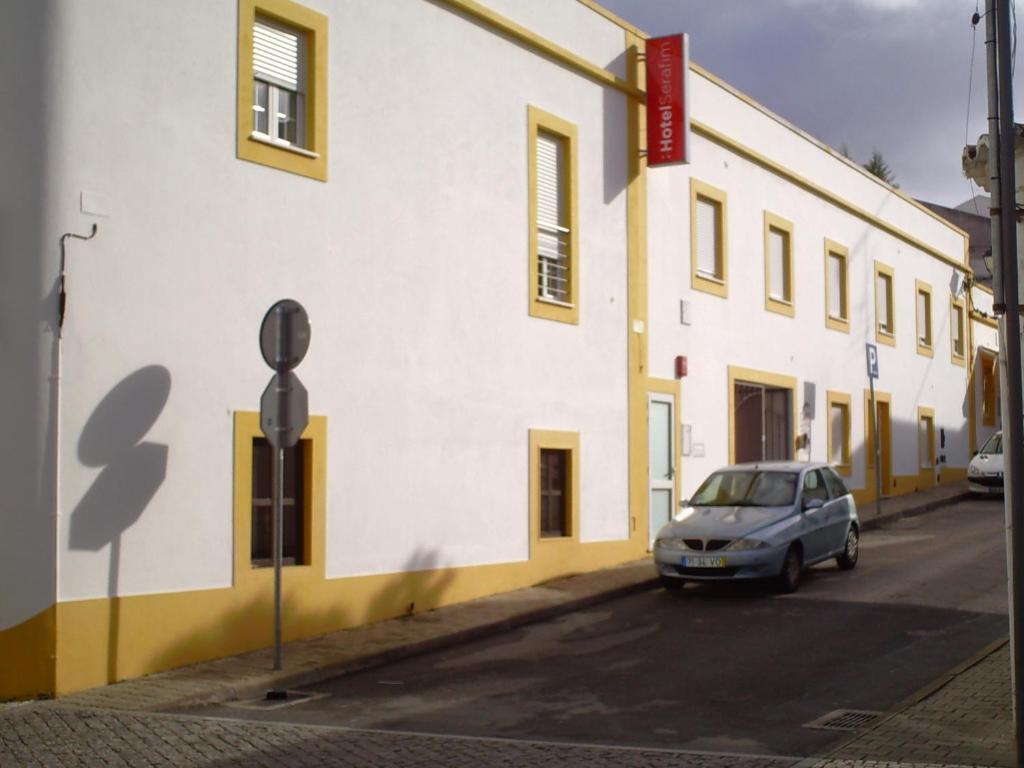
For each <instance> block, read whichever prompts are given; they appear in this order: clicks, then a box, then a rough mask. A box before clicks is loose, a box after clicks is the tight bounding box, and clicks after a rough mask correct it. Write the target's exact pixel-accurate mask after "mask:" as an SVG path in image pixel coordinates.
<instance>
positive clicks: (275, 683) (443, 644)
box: [144, 577, 659, 710]
mask: <svg viewBox="0 0 1024 768" xmlns="http://www.w3.org/2000/svg"><path fill="white" fill-rule="evenodd" d="M658 583H659V582H658V580H657V578H655V577H652V578H649V579H643V580H641V581H638V582H635V583H633V584H626V585H623V586H619V587H614V588H612V589H609V590H606V591H604V592H598V593H594V594H590V595H585V596H583V597H578V598H574V599H571V600H567V601H565V602H564V603H559V604H558V605H549V606H545V607H543V608H535V609H533V610H528V611H525V612H523V613H519V614H516V615H513V616H508V617H506V618H504V619H499V620H498V621H492V622H489V623H487V624H481V625H479V626H475V627H469V628H467V629H463V630H459V631H457V632H452V633H449V634H444V635H439V636H437V637H432V638H430V639H428V640H418V641H412V642H409V643H404V644H401V645H396V646H394V647H392V648H387V649H385V650H382V651H377V652H375V653H370V654H367V655H365V656H359V657H357V658H352V659H346V660H344V661H339V662H332V663H328V664H324V665H322V666H318V667H316V668H314V669H308V670H304V671H302V672H293V673H286V672H278V673H276V674H275V673H266V674H263V675H259V676H256V677H253V678H251V679H250V680H247V681H246V682H244V683H239V684H237V685H225V686H223V687H220V688H217V689H216V690H213V691H207V692H205V693H201V694H188V695H185V696H181V697H179V698H176V699H171V700H166V701H162V702H161V703H160V704H159V705H157V706H156V707H144V709H147V710H150V709H157V710H168V709H178V708H185V707H193V706H200V705H207V704H219V703H223V702H227V701H237V700H242V699H251V698H256V697H259V696H262V695H263V694H265V693H266V692H267V690H269V689H271V688H284V689H286V690H294V689H296V688H302V687H305V686H309V685H315V684H317V683H320V682H323V681H324V680H330V679H332V678H335V677H341V676H343V675H349V674H353V673H355V672H362V671H364V670H367V669H372V668H374V667H379V666H382V665H384V664H389V663H392V662H395V661H402V660H404V659H408V658H412V657H414V656H421V655H423V654H427V653H431V652H433V651H438V650H441V649H445V648H450V647H453V646H457V645H462V644H464V643H469V642H472V641H474V640H481V639H484V638H487V637H492V636H494V635H498V634H501V633H504V632H507V631H509V630H512V629H518V628H520V627H522V626H525V625H527V624H534V623H537V622H540V621H546V620H548V619H551V618H555V617H557V616H562V615H564V614H566V613H572V612H573V611H578V610H581V609H584V608H589V607H591V606H594V605H598V604H600V603H604V602H607V601H609V600H614V599H616V598H619V597H624V596H626V595H631V594H634V593H637V592H646V591H648V590H651V589H654V588H655V587H657V586H658ZM285 651H286V653H287V647H286V648H285Z"/></svg>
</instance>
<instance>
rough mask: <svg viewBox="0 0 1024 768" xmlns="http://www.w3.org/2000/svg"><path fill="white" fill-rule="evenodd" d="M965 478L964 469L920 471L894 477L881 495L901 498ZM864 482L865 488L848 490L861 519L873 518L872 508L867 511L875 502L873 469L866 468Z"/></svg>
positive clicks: (941, 468) (965, 469)
mask: <svg viewBox="0 0 1024 768" xmlns="http://www.w3.org/2000/svg"><path fill="white" fill-rule="evenodd" d="M966 478H967V468H966V467H936V468H934V469H924V470H921V472H920V474H917V475H894V476H893V478H892V486H891V488H890V489H889V491H888V493H885V491H884V490H883V495H884V496H886V497H891V496H903V495H904V494H907V493H916V492H918V491H926V490H928V489H929V488H935V487H936V486H937V485H946V484H948V483H955V482H957V481H958V480H965V479H966ZM866 480H867V484H866V487H864V488H852V489H851V490H850V492H851V493H852V494H853V500H854V501H855V502H856V503H857V507H858V509H859V510H860V517H861V519H871V518H872V517H875V514H874V508H873V507H871V508H870V509H869V505H871V504H873V503H874V501H875V473H874V468H872V467H868V471H867V476H866Z"/></svg>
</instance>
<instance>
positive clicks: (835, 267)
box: [828, 253, 846, 320]
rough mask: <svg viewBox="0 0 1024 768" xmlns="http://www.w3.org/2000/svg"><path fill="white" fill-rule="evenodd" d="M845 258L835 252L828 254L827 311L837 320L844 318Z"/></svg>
mask: <svg viewBox="0 0 1024 768" xmlns="http://www.w3.org/2000/svg"><path fill="white" fill-rule="evenodd" d="M845 265H846V259H844V258H843V257H842V256H840V255H839V254H837V253H830V254H829V255H828V313H829V315H830V316H831V317H834V318H836V319H837V320H845V319H846V274H845V273H846V270H845V269H844V267H845Z"/></svg>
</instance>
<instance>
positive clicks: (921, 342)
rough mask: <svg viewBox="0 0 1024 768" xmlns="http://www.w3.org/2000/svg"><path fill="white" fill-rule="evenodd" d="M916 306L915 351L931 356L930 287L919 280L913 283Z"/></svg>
mask: <svg viewBox="0 0 1024 768" xmlns="http://www.w3.org/2000/svg"><path fill="white" fill-rule="evenodd" d="M914 294H915V301H916V304H917V351H918V353H920V354H922V355H927V356H928V357H931V356H932V287H931V286H930V285H928V284H927V283H923V282H921V281H920V280H917V281H915V291H914Z"/></svg>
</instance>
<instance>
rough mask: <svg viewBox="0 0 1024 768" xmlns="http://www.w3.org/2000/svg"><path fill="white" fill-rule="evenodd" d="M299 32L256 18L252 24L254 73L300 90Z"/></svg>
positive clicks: (276, 83) (291, 88)
mask: <svg viewBox="0 0 1024 768" xmlns="http://www.w3.org/2000/svg"><path fill="white" fill-rule="evenodd" d="M299 43H300V40H299V34H298V32H296V31H294V30H290V29H286V28H283V27H280V26H277V25H273V26H272V25H270V24H269V23H267V22H266V21H263V20H260V19H257V20H256V23H255V24H253V28H252V69H253V74H254V76H255V77H258V78H259V79H260V80H266V81H268V82H271V83H273V84H274V85H279V86H281V87H283V88H287V89H288V90H290V91H298V90H299V53H300V44H299Z"/></svg>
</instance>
